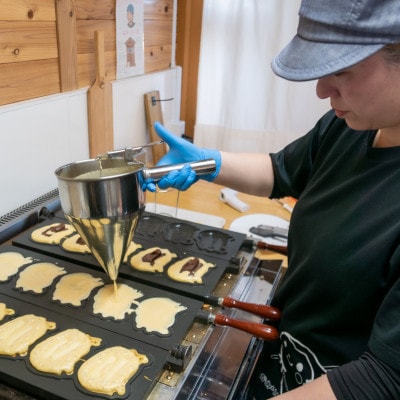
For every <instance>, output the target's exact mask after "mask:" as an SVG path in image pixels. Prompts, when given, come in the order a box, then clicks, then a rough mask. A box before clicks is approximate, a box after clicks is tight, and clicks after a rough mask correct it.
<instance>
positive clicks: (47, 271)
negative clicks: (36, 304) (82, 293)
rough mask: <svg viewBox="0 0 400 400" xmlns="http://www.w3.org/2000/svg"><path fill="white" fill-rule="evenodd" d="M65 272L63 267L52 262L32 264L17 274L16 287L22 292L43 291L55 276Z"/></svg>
mask: <svg viewBox="0 0 400 400" xmlns="http://www.w3.org/2000/svg"><path fill="white" fill-rule="evenodd" d="M66 273H67V272H66V271H65V269H64V268H62V267H59V266H57V265H56V264H53V263H48V262H42V263H37V264H32V265H30V266H29V267H27V268H25V269H24V270H23V271H22V272H21V273H20V274H19V278H18V280H17V283H16V287H17V288H18V289H22V290H23V291H24V292H28V291H32V292H35V293H43V291H44V289H45V288H47V287H48V286H50V285H51V284H52V283H53V280H54V279H55V278H56V277H57V276H60V275H64V274H66Z"/></svg>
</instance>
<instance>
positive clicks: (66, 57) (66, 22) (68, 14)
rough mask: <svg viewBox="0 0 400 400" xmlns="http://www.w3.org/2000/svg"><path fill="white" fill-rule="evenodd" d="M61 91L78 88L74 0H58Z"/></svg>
mask: <svg viewBox="0 0 400 400" xmlns="http://www.w3.org/2000/svg"><path fill="white" fill-rule="evenodd" d="M56 16H57V42H58V60H59V61H58V62H59V71H60V87H61V92H67V91H69V90H75V89H78V63H77V46H76V14H75V9H74V1H73V0H56Z"/></svg>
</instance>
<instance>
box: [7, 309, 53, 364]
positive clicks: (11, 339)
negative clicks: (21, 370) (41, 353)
mask: <svg viewBox="0 0 400 400" xmlns="http://www.w3.org/2000/svg"><path fill="white" fill-rule="evenodd" d="M55 327H56V324H55V323H54V322H49V321H47V320H46V318H43V317H39V316H37V315H33V314H27V315H23V316H21V317H17V318H15V319H12V320H11V321H8V322H6V323H5V324H3V325H0V354H3V355H7V356H13V357H15V356H17V355H20V356H25V355H26V354H27V353H28V349H29V346H30V345H31V344H32V343H34V342H35V341H36V340H38V339H39V338H41V337H42V336H43V335H44V334H45V333H46V332H47V330H49V329H55Z"/></svg>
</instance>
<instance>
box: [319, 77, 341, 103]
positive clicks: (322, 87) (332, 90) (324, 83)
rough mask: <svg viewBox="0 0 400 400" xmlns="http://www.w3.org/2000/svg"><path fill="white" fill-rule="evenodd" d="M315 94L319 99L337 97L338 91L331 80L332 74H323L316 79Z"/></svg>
mask: <svg viewBox="0 0 400 400" xmlns="http://www.w3.org/2000/svg"><path fill="white" fill-rule="evenodd" d="M316 92H317V96H318V97H319V98H320V99H326V98H328V97H337V96H338V95H339V91H338V89H337V88H336V86H335V85H334V83H333V82H332V76H325V77H323V78H320V79H318V82H317V87H316Z"/></svg>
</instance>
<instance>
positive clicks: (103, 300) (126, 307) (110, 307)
mask: <svg viewBox="0 0 400 400" xmlns="http://www.w3.org/2000/svg"><path fill="white" fill-rule="evenodd" d="M116 288H117V289H116V290H115V288H114V285H113V284H109V285H105V286H104V287H103V288H101V289H100V290H99V291H98V292H97V293H96V295H95V296H94V299H93V300H94V303H93V312H94V313H95V314H100V315H102V316H103V317H104V318H107V317H111V318H114V319H116V320H120V319H124V318H125V316H126V314H131V313H132V312H133V309H131V306H132V304H138V302H137V301H135V300H136V299H139V298H140V297H142V296H143V293H142V292H140V291H139V290H136V289H133V288H132V287H130V286H128V285H125V284H123V283H119V284H116Z"/></svg>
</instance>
